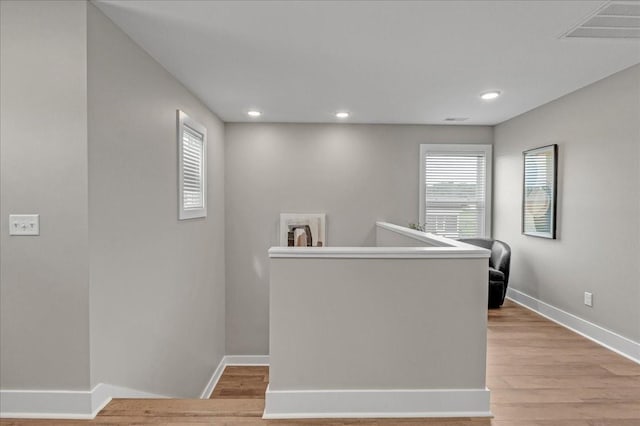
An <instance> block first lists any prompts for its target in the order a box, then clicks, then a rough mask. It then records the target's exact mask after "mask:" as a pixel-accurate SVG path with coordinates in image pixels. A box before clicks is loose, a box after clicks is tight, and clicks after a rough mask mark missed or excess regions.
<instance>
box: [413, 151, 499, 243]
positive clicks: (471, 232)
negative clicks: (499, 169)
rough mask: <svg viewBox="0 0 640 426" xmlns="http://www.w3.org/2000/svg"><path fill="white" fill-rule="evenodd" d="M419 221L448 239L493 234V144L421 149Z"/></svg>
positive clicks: (427, 229) (429, 230)
mask: <svg viewBox="0 0 640 426" xmlns="http://www.w3.org/2000/svg"><path fill="white" fill-rule="evenodd" d="M421 162H422V164H421V171H422V173H421V179H422V182H421V185H420V186H421V197H420V198H421V200H420V208H421V211H420V222H421V224H422V225H423V227H424V229H425V231H426V232H431V233H434V234H438V235H443V236H446V237H449V238H470V237H486V236H489V234H490V229H489V227H490V223H489V221H490V217H491V216H490V206H491V200H490V197H489V194H490V188H491V185H490V176H491V169H490V165H491V146H490V145H422V146H421Z"/></svg>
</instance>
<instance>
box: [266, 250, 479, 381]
mask: <svg viewBox="0 0 640 426" xmlns="http://www.w3.org/2000/svg"><path fill="white" fill-rule="evenodd" d="M270 274H271V289H270V293H271V308H272V311H271V313H270V320H271V326H270V331H271V336H270V343H271V348H270V349H271V353H270V366H269V388H270V390H274V391H277V390H300V389H484V388H485V366H486V347H487V339H486V336H487V327H486V325H487V294H488V293H487V259H295V258H293V259H291V258H289V259H287V258H278V259H271V270H270Z"/></svg>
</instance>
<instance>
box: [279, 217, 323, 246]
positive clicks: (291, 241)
mask: <svg viewBox="0 0 640 426" xmlns="http://www.w3.org/2000/svg"><path fill="white" fill-rule="evenodd" d="M326 245H327V239H326V236H325V214H324V213H302V214H299V213H281V214H280V246H284V247H323V246H326Z"/></svg>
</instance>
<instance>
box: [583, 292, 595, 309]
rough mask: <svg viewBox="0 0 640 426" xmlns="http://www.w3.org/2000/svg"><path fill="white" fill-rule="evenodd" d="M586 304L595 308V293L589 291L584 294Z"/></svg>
mask: <svg viewBox="0 0 640 426" xmlns="http://www.w3.org/2000/svg"><path fill="white" fill-rule="evenodd" d="M584 304H585V305H587V306H593V293H589V292H588V291H585V292H584Z"/></svg>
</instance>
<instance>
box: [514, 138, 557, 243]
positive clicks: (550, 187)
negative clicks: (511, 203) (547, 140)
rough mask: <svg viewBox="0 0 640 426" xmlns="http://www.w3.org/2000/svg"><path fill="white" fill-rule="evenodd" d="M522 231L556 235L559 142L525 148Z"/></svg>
mask: <svg viewBox="0 0 640 426" xmlns="http://www.w3.org/2000/svg"><path fill="white" fill-rule="evenodd" d="M522 154H523V159H524V179H523V188H522V233H523V234H525V235H530V236H533V237H542V238H550V239H555V238H556V199H557V176H558V145H556V144H553V145H547V146H543V147H540V148H535V149H530V150H528V151H524V152H523V153H522Z"/></svg>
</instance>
